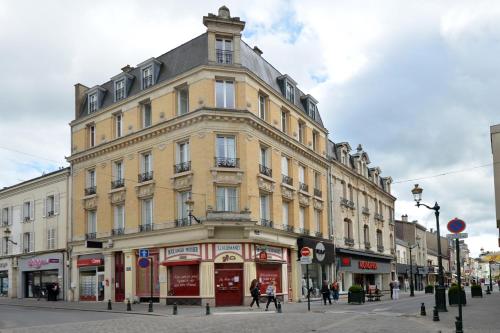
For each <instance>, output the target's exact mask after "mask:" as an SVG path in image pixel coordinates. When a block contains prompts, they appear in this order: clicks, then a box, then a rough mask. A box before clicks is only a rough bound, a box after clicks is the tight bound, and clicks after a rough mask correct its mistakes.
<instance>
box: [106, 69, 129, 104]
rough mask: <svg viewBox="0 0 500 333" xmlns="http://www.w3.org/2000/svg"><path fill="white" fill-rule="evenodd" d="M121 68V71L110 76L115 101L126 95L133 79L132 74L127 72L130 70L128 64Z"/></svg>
mask: <svg viewBox="0 0 500 333" xmlns="http://www.w3.org/2000/svg"><path fill="white" fill-rule="evenodd" d="M122 70H123V72H122V73H120V74H118V75H115V76H114V77H112V78H111V80H113V82H114V98H115V102H118V101H119V100H122V99H125V98H127V97H128V92H129V90H130V87H131V86H132V81H133V80H134V76H133V75H132V74H130V73H129V72H130V71H131V68H130V66H126V67H124V68H122Z"/></svg>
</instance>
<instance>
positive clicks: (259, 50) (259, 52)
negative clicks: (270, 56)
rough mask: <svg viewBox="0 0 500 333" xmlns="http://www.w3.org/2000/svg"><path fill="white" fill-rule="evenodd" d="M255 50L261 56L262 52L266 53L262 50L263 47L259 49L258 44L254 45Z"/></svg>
mask: <svg viewBox="0 0 500 333" xmlns="http://www.w3.org/2000/svg"><path fill="white" fill-rule="evenodd" d="M253 51H254V52H255V53H257V54H258V55H259V56H261V55H262V53H264V52H262V50H261V49H259V48H258V47H257V46H254V47H253Z"/></svg>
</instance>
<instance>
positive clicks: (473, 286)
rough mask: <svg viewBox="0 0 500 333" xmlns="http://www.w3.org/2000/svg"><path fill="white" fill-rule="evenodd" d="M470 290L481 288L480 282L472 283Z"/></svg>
mask: <svg viewBox="0 0 500 333" xmlns="http://www.w3.org/2000/svg"><path fill="white" fill-rule="evenodd" d="M470 289H471V290H473V289H474V290H482V288H481V285H480V284H473V285H472V286H471V287H470Z"/></svg>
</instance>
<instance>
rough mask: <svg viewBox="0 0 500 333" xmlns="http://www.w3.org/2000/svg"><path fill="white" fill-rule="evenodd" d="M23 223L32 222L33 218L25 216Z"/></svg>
mask: <svg viewBox="0 0 500 333" xmlns="http://www.w3.org/2000/svg"><path fill="white" fill-rule="evenodd" d="M23 221H24V222H29V221H31V218H30V217H29V216H25V217H24V220H23Z"/></svg>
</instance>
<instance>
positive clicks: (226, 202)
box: [217, 186, 238, 212]
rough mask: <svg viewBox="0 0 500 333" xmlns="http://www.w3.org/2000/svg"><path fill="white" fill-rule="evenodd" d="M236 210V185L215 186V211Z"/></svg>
mask: <svg viewBox="0 0 500 333" xmlns="http://www.w3.org/2000/svg"><path fill="white" fill-rule="evenodd" d="M237 210H238V190H237V188H236V187H225V186H219V187H217V211H219V212H236V211H237Z"/></svg>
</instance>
